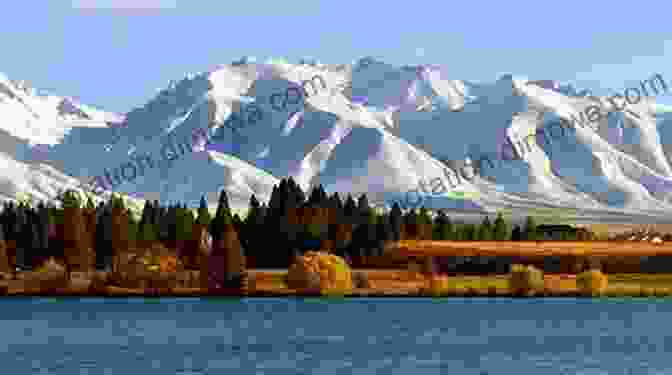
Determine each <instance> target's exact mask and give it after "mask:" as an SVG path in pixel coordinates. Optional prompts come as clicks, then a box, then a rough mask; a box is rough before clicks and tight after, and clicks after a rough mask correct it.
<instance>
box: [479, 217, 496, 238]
mask: <svg viewBox="0 0 672 375" xmlns="http://www.w3.org/2000/svg"><path fill="white" fill-rule="evenodd" d="M492 229H493V228H492V224H491V223H490V218H489V217H487V216H486V217H485V218H484V219H483V222H482V223H481V225H479V226H478V240H479V241H490V240H492V237H493V233H492Z"/></svg>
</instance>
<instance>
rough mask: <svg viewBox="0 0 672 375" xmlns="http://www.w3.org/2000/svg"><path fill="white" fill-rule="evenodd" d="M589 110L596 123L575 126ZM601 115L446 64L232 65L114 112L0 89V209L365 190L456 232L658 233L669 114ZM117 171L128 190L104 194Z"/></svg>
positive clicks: (668, 209) (552, 93) (666, 203)
mask: <svg viewBox="0 0 672 375" xmlns="http://www.w3.org/2000/svg"><path fill="white" fill-rule="evenodd" d="M542 78H546V77H542ZM596 102H598V103H602V104H601V105H600V108H601V110H602V111H603V116H601V119H600V120H599V121H598V123H596V124H595V126H593V127H583V126H578V125H577V124H576V121H575V119H576V118H580V116H581V113H582V112H584V111H585V110H586V108H587V107H588V106H591V105H595V103H596ZM608 103H609V102H608V101H607V100H606V98H600V97H593V96H588V95H586V93H585V91H584V92H583V93H579V90H578V88H575V87H573V86H572V85H571V84H568V83H562V82H557V81H553V80H547V79H541V80H540V79H535V80H532V79H528V78H527V77H517V76H515V77H514V76H512V75H504V76H501V77H499V78H498V79H495V80H494V81H492V82H489V83H483V82H469V81H464V80H460V79H459V77H453V76H451V74H450V69H449V67H446V66H439V65H420V66H402V67H398V66H393V65H390V64H386V63H385V62H382V61H378V60H376V59H373V58H369V57H367V58H362V59H359V60H358V61H356V62H355V63H352V64H340V65H325V64H319V63H317V62H306V61H302V62H300V63H298V64H292V63H288V62H286V61H284V60H269V61H267V62H264V63H257V62H256V61H254V60H253V59H247V58H243V59H241V60H240V61H236V62H233V63H230V64H225V65H218V66H216V67H213V69H211V70H209V71H207V72H200V73H197V74H189V75H187V76H185V77H184V78H182V79H180V80H178V81H171V82H169V83H168V84H167V85H166V88H164V89H162V90H160V91H159V92H158V93H157V94H156V95H155V96H154V97H153V98H152V99H151V100H149V101H148V102H147V103H145V104H143V105H141V106H139V107H136V108H134V109H133V110H131V111H130V112H128V113H125V114H119V113H112V112H107V111H104V110H100V109H97V108H94V107H93V106H88V105H85V104H83V103H81V102H80V101H79V100H77V99H75V98H73V97H65V96H58V95H54V94H53V93H50V92H43V91H41V90H39V89H35V88H33V87H31V85H30V84H29V83H28V82H27V81H17V80H10V79H9V78H8V77H6V76H4V75H0V141H1V142H2V143H1V144H0V163H1V164H0V170H1V171H2V173H0V199H10V200H17V199H29V200H54V199H56V197H57V195H58V194H59V191H62V190H63V189H70V188H72V189H77V190H78V191H81V192H82V194H84V195H89V196H92V197H93V198H94V199H96V200H98V199H105V198H106V197H108V196H109V194H111V192H112V190H114V191H117V192H121V193H124V194H126V195H128V196H129V198H128V199H129V202H131V206H132V207H141V205H142V202H143V200H144V199H151V200H154V199H157V200H159V201H161V202H170V201H181V202H186V203H187V204H188V205H189V206H191V207H194V206H197V205H198V202H199V199H200V197H201V195H206V198H207V199H208V201H209V202H210V203H211V204H212V205H213V207H214V206H216V201H217V197H218V195H219V191H220V190H221V189H226V191H227V193H228V195H229V199H230V201H231V206H232V208H234V209H239V210H244V209H245V208H246V207H247V204H248V202H249V199H250V196H251V195H252V194H255V196H256V197H257V198H258V199H260V200H262V201H265V200H267V199H268V198H269V196H270V193H271V191H272V188H273V186H274V185H275V184H277V183H279V180H280V179H281V178H283V177H287V176H291V177H293V179H294V180H295V181H296V182H297V183H298V184H299V185H300V186H302V187H303V188H304V189H305V190H309V189H310V188H311V187H312V186H317V185H319V184H322V185H323V187H324V188H325V190H326V191H327V192H334V191H338V192H339V194H341V196H343V194H347V193H352V194H353V195H355V196H358V195H359V194H362V193H367V196H368V198H369V201H370V202H372V203H373V204H375V205H378V206H380V207H388V208H389V206H390V205H391V204H392V203H393V202H395V201H397V202H399V203H400V204H401V205H402V207H406V208H412V207H414V206H416V205H424V206H427V207H430V208H432V209H439V208H442V209H446V210H448V211H449V212H452V213H453V214H454V215H458V216H461V217H463V218H464V220H466V221H469V220H470V219H471V218H479V219H478V220H479V221H480V217H481V215H483V214H485V213H492V214H494V213H495V212H503V213H504V214H506V215H507V216H511V219H513V220H520V219H521V218H522V217H523V216H525V215H528V214H532V215H535V216H541V217H544V218H545V219H548V220H552V221H559V222H562V221H571V222H586V223H591V222H593V223H594V222H600V223H609V222H614V223H631V222H642V223H644V222H665V221H666V220H667V217H668V216H669V215H671V214H672V203H670V198H671V197H672V196H671V195H670V190H671V189H669V188H667V187H668V186H670V187H672V168H670V164H669V155H670V152H672V150H671V149H670V146H668V145H667V144H666V143H665V140H667V141H669V140H670V136H672V134H671V133H670V130H669V129H670V126H666V125H667V123H668V122H670V116H672V115H670V112H669V111H668V110H667V108H666V107H664V106H661V105H658V104H656V102H655V98H653V97H644V98H642V100H641V101H640V102H639V103H637V104H635V105H629V106H628V108H627V111H625V110H620V111H619V110H618V108H614V107H613V106H609V104H608ZM234 120H235V121H234ZM234 122H235V124H234ZM558 122H562V123H563V124H565V125H567V124H569V125H570V126H568V128H569V129H567V130H568V131H567V132H566V133H565V132H563V135H562V136H558V137H551V138H550V139H542V138H541V137H540V136H539V135H540V134H542V133H543V132H541V133H540V132H539V130H540V129H545V128H550V127H552V126H553V125H554V124H557V123H558ZM199 134H201V135H203V137H200V136H198V135H199ZM530 135H532V136H531V137H530ZM199 137H200V138H199ZM175 140H183V144H185V145H186V143H189V142H188V140H192V142H191V150H188V152H183V153H182V155H181V156H180V157H177V156H175V157H170V159H172V160H164V161H162V162H157V163H155V164H156V165H155V166H153V167H151V168H142V171H140V168H139V167H138V165H137V163H138V160H139V158H141V157H142V156H143V155H151V157H153V159H154V160H155V161H158V160H160V159H162V158H163V159H165V155H166V149H167V146H166V145H167V144H172V143H174V142H175ZM184 140H187V142H186V143H185V141H184ZM521 140H526V141H527V143H528V149H527V151H526V152H523V150H521V149H520V141H521ZM530 140H531V141H530ZM171 150H173V151H171V152H173V153H174V149H172V148H171ZM128 163H131V164H132V165H135V168H134V170H135V172H134V173H135V175H136V176H135V177H134V178H133V179H130V178H129V179H126V180H123V178H122V179H120V180H119V181H118V183H116V186H114V187H112V186H111V184H108V185H107V186H105V184H104V183H102V182H101V181H107V180H106V178H105V177H103V176H105V173H108V175H109V174H114V173H115V172H114V171H115V170H117V171H118V172H117V173H121V172H124V171H123V169H121V168H122V166H124V165H127V167H126V168H127V170H130V168H131V167H130V166H128ZM119 171H121V172H119ZM129 173H130V172H129ZM96 177H97V178H96ZM93 185H96V186H93Z"/></svg>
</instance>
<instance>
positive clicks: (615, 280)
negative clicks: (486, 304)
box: [250, 269, 672, 297]
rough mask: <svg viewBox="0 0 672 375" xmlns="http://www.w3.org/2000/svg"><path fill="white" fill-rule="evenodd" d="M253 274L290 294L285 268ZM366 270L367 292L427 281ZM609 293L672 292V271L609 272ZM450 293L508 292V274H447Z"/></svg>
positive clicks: (549, 280) (564, 283) (563, 280)
mask: <svg viewBox="0 0 672 375" xmlns="http://www.w3.org/2000/svg"><path fill="white" fill-rule="evenodd" d="M250 271H251V273H252V274H254V276H255V279H256V282H255V289H256V290H257V291H262V292H267V293H278V294H290V293H292V292H293V291H292V290H291V289H289V288H287V286H286V284H285V283H284V276H285V275H286V272H283V271H263V270H250ZM354 271H355V272H364V273H366V274H367V276H368V278H369V282H370V284H371V285H370V286H371V288H370V289H369V290H366V291H364V292H366V293H376V294H388V295H409V294H410V295H417V294H418V293H419V292H420V290H421V289H422V288H423V287H424V286H426V285H427V279H425V278H424V277H423V276H422V275H419V274H417V273H411V272H409V271H406V270H357V269H356V270H354ZM608 277H609V286H608V287H607V290H606V292H605V295H606V296H635V297H637V296H650V297H654V296H657V297H660V296H672V274H613V275H608ZM448 283H449V287H448V288H449V290H450V291H451V292H449V293H448V294H449V295H457V296H459V295H483V296H493V295H497V296H506V295H509V284H508V276H507V275H487V276H451V277H448ZM544 284H545V289H546V290H547V294H548V295H572V294H576V293H577V285H576V276H575V275H567V274H546V275H545V276H544Z"/></svg>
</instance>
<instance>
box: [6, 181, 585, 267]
mask: <svg viewBox="0 0 672 375" xmlns="http://www.w3.org/2000/svg"><path fill="white" fill-rule="evenodd" d="M59 200H60V203H61V204H60V207H56V206H55V205H53V204H45V203H42V202H41V203H39V204H38V205H37V206H36V207H31V206H30V205H29V204H27V203H23V202H22V203H18V204H16V203H14V202H5V203H4V204H3V207H2V213H0V255H2V254H5V255H4V256H0V270H14V269H15V267H18V268H19V269H21V270H28V269H32V268H33V267H36V266H39V265H40V264H42V263H43V262H44V261H45V260H46V259H48V258H50V257H53V258H56V259H59V260H61V261H62V262H63V263H64V264H65V265H66V266H67V267H68V269H69V270H70V271H87V270H92V269H103V270H109V269H113V268H114V264H115V263H114V262H115V260H116V259H118V257H119V255H120V254H122V253H124V252H132V251H139V250H142V249H151V248H152V247H154V246H157V245H158V246H161V247H163V248H166V249H169V250H172V251H174V252H175V254H177V256H178V257H179V259H180V260H181V261H182V263H183V264H184V266H185V267H186V268H188V269H189V268H191V269H199V268H202V267H203V263H204V259H207V257H208V256H210V257H214V256H217V257H219V258H217V259H221V264H222V265H223V267H230V268H231V269H230V270H228V271H227V272H225V274H226V276H223V277H227V278H230V277H231V275H235V274H236V272H238V271H237V268H236V267H238V268H240V264H241V260H240V258H241V257H242V258H244V263H245V264H246V266H247V267H249V268H287V267H288V266H289V265H290V264H291V262H292V261H293V257H294V256H296V255H300V254H302V253H303V252H305V251H308V250H316V249H325V250H329V251H332V252H334V253H336V254H337V255H340V256H343V257H346V258H347V259H348V261H350V262H351V263H354V264H362V263H363V262H365V261H366V259H369V258H372V257H373V258H375V257H377V256H380V255H382V254H383V249H384V246H385V243H386V242H388V241H398V240H402V239H421V240H438V241H440V240H500V241H504V240H534V239H536V238H537V230H536V224H535V221H534V219H533V218H530V217H528V218H527V222H526V223H525V225H524V226H513V227H511V225H510V224H509V223H507V222H506V221H505V220H504V219H503V217H502V216H501V215H498V216H497V217H496V218H495V219H494V220H493V221H491V220H490V218H489V217H487V216H486V217H485V218H484V219H483V221H482V222H481V223H480V224H465V223H459V222H454V221H453V220H451V218H450V217H449V216H448V215H446V213H445V212H444V211H442V210H439V211H438V213H437V214H436V215H434V216H433V217H432V215H430V211H429V210H428V209H426V208H425V207H422V208H420V209H419V210H409V211H407V212H402V210H401V208H400V207H399V205H398V204H396V203H395V204H394V205H393V206H392V207H391V209H390V210H389V211H387V212H379V211H377V210H375V209H374V208H373V207H372V206H371V205H370V204H369V202H368V198H367V196H366V194H363V195H361V196H359V197H358V198H357V199H356V200H355V198H354V197H353V196H352V195H350V194H348V195H347V196H346V197H345V199H342V198H341V197H340V195H339V193H338V192H335V193H333V194H331V195H329V194H327V193H326V192H325V190H324V188H323V187H322V185H319V186H317V187H315V188H313V189H312V191H311V192H310V194H306V193H304V192H303V191H302V190H301V188H300V187H299V185H298V184H297V183H296V182H294V180H293V179H292V178H287V179H282V180H281V181H280V183H279V184H278V185H276V186H274V187H273V190H272V193H271V196H270V199H269V201H268V202H267V203H262V202H260V201H259V200H258V199H257V198H256V196H254V195H252V196H251V198H250V202H249V210H248V214H247V215H246V217H245V218H244V219H242V218H241V217H240V216H239V215H238V214H237V213H236V214H232V212H231V209H230V207H229V201H228V197H227V194H226V192H225V191H224V190H222V191H221V193H220V196H219V201H218V206H217V210H216V213H215V215H214V216H212V215H211V214H210V212H209V211H208V208H207V204H206V200H205V198H204V197H202V198H201V202H200V207H199V208H198V210H197V212H196V214H194V212H193V211H192V210H191V209H189V208H187V206H186V205H185V204H184V203H180V202H176V203H171V204H168V205H161V204H159V202H158V201H157V200H155V201H153V202H152V201H146V203H145V206H144V208H143V211H142V215H141V216H140V218H139V219H136V218H135V215H134V214H133V213H132V212H131V210H130V209H129V208H127V207H126V206H125V203H124V201H123V199H121V198H120V197H118V196H113V197H112V198H111V199H109V200H108V201H107V202H100V203H99V204H98V205H97V206H96V205H94V204H93V202H92V200H91V199H88V200H87V201H86V202H83V201H81V200H80V199H79V198H78V196H77V194H76V193H75V192H73V191H66V192H65V193H63V194H62V195H61V196H60V197H59ZM565 239H573V238H569V237H567V238H565ZM3 257H4V260H3ZM232 264H236V266H233V265H232ZM226 265H229V266H226Z"/></svg>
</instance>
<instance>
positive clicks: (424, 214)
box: [418, 206, 432, 240]
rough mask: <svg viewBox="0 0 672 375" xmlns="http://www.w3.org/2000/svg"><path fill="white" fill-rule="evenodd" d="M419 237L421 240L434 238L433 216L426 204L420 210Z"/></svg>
mask: <svg viewBox="0 0 672 375" xmlns="http://www.w3.org/2000/svg"><path fill="white" fill-rule="evenodd" d="M418 237H419V239H421V240H431V239H432V218H431V217H430V216H429V212H428V211H427V209H426V208H425V207H424V206H423V207H420V211H419V212H418Z"/></svg>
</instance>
